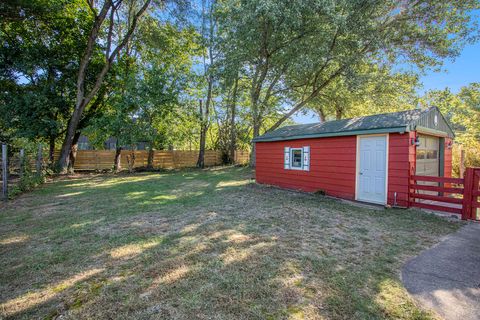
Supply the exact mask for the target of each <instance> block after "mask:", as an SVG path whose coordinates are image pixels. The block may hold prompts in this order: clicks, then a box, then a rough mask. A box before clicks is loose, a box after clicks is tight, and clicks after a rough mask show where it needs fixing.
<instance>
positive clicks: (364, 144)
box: [357, 136, 387, 204]
mask: <svg viewBox="0 0 480 320" xmlns="http://www.w3.org/2000/svg"><path fill="white" fill-rule="evenodd" d="M359 140H360V141H359V155H360V157H359V159H358V160H359V161H360V162H359V164H358V172H357V174H358V184H357V185H358V190H357V200H360V201H366V202H373V203H380V204H385V198H386V192H387V191H386V179H387V170H386V166H387V136H373V137H360V138H359Z"/></svg>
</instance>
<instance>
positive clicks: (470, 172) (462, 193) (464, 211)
mask: <svg viewBox="0 0 480 320" xmlns="http://www.w3.org/2000/svg"><path fill="white" fill-rule="evenodd" d="M427 183H428V184H427ZM409 188H410V192H409V204H410V206H412V207H418V208H424V209H430V210H436V211H445V212H450V213H455V214H458V215H460V216H461V217H462V219H464V220H476V221H478V220H480V214H479V212H480V168H467V169H466V170H465V175H464V178H446V177H431V176H417V175H413V176H411V177H410V185H409Z"/></svg>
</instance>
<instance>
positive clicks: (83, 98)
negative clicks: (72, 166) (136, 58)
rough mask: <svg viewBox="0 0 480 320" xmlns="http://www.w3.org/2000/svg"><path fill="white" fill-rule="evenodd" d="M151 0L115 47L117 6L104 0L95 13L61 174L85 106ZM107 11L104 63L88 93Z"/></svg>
mask: <svg viewBox="0 0 480 320" xmlns="http://www.w3.org/2000/svg"><path fill="white" fill-rule="evenodd" d="M150 2H151V0H147V1H145V3H144V4H143V6H142V7H141V8H140V9H139V10H138V11H137V13H136V14H135V16H134V17H133V20H132V22H131V24H130V26H129V27H128V29H127V32H126V34H125V35H124V37H123V38H122V39H121V41H119V44H118V45H117V46H116V47H115V48H114V49H113V48H111V44H112V36H113V28H114V25H113V24H114V17H115V11H116V10H117V9H118V5H117V7H115V6H116V5H115V4H114V3H113V1H112V0H108V1H104V3H103V6H102V8H101V10H100V11H99V13H98V14H96V16H95V20H94V23H93V26H92V29H91V30H90V32H89V36H88V41H87V47H86V49H85V52H84V53H83V55H82V58H81V59H80V64H79V69H78V75H77V85H76V100H75V108H74V110H73V114H72V117H71V118H70V121H69V122H68V127H67V133H66V135H65V140H64V141H63V144H62V149H61V151H60V157H59V159H58V164H57V170H58V171H59V172H60V173H66V172H67V171H68V166H69V162H70V150H71V149H72V145H73V144H74V141H73V140H74V136H75V133H76V131H77V130H78V123H79V122H80V119H81V117H82V113H83V111H84V110H85V107H86V106H87V105H88V104H89V103H90V101H91V100H92V99H93V98H94V97H95V96H96V95H97V93H98V91H99V90H100V88H101V86H102V83H103V80H104V79H105V76H106V75H107V73H108V71H109V70H110V67H111V65H112V63H113V61H114V60H115V58H116V57H117V55H118V54H119V52H120V51H121V50H123V48H124V47H125V46H126V45H127V43H128V42H129V41H130V38H131V37H132V34H133V32H134V31H135V28H136V26H137V21H138V19H139V18H140V17H141V16H142V15H143V13H144V12H145V10H147V7H148V6H149V4H150ZM108 12H110V25H109V26H108V34H107V41H106V44H105V46H106V49H105V64H104V66H103V67H102V69H101V70H100V72H98V73H97V74H96V75H95V83H94V85H93V87H92V88H91V89H90V91H89V92H85V80H86V78H87V69H88V66H89V64H90V60H91V57H92V54H93V50H94V47H95V44H96V41H97V38H98V35H99V32H100V30H101V29H102V25H103V22H104V20H105V18H106V17H107V14H108Z"/></svg>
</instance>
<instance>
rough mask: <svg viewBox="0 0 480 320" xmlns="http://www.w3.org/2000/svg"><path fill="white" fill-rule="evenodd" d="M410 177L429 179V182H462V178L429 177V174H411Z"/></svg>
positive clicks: (419, 179)
mask: <svg viewBox="0 0 480 320" xmlns="http://www.w3.org/2000/svg"><path fill="white" fill-rule="evenodd" d="M411 178H412V179H413V180H416V181H431V182H443V183H455V184H463V183H464V179H459V178H447V177H430V176H412V177H411Z"/></svg>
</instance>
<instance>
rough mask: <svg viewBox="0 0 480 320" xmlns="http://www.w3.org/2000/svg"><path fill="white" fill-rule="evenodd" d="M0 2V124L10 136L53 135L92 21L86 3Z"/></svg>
mask: <svg viewBox="0 0 480 320" xmlns="http://www.w3.org/2000/svg"><path fill="white" fill-rule="evenodd" d="M3 6H4V9H5V12H6V15H7V17H6V18H5V19H2V21H1V23H0V36H1V38H2V46H1V48H0V66H1V67H0V85H1V86H2V88H3V89H2V92H1V93H0V119H1V120H0V125H2V127H4V126H5V127H8V128H9V133H8V136H9V137H10V138H11V137H13V136H16V137H26V138H29V139H47V138H50V137H52V136H53V137H56V136H58V135H59V134H61V132H62V130H63V128H64V126H65V125H66V122H67V121H68V117H69V113H70V110H71V107H72V104H73V103H74V99H75V92H74V91H73V90H72V89H73V88H74V87H75V80H76V79H75V77H76V69H77V67H76V66H77V64H78V60H79V56H80V55H81V53H82V51H83V50H84V47H85V44H86V34H85V33H86V32H85V31H86V30H87V29H88V28H89V27H90V25H91V23H92V18H91V16H90V14H89V13H88V6H87V4H86V2H85V1H82V0H69V1H47V0H33V1H10V2H7V3H6V4H4V5H3ZM94 68H95V67H94ZM90 81H91V80H90ZM2 131H3V130H2Z"/></svg>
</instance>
